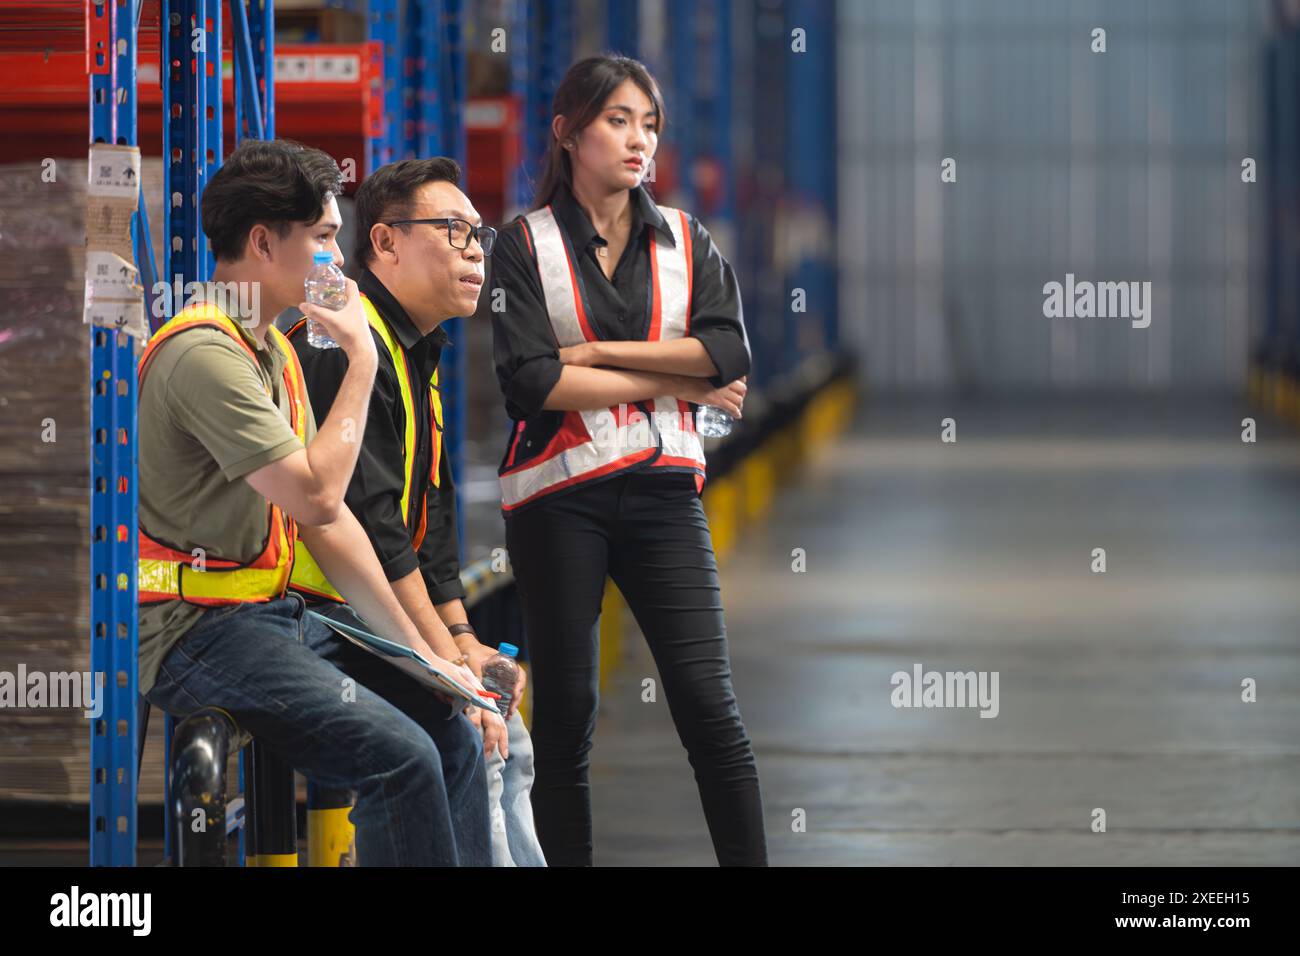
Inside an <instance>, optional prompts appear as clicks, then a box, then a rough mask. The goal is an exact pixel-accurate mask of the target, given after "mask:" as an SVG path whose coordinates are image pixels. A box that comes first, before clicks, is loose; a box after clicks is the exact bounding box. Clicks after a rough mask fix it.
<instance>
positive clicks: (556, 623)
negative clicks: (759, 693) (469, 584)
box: [506, 470, 767, 866]
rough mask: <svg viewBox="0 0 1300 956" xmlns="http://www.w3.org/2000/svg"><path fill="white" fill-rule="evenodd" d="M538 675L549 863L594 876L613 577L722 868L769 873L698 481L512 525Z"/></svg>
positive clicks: (539, 791) (619, 482) (568, 506)
mask: <svg viewBox="0 0 1300 956" xmlns="http://www.w3.org/2000/svg"><path fill="white" fill-rule="evenodd" d="M506 547H507V548H508V549H509V551H510V560H511V564H512V565H513V566H514V573H515V578H516V580H517V581H518V586H519V596H520V600H521V603H522V605H523V613H524V624H525V630H526V632H527V639H528V654H529V659H530V660H531V662H532V674H531V677H532V679H531V680H530V681H529V685H530V688H531V690H532V692H533V726H532V737H533V747H534V750H535V763H536V770H537V777H536V780H535V781H534V783H533V791H532V803H533V816H534V819H535V821H536V824H537V835H538V839H539V840H540V841H541V844H542V850H543V852H544V853H545V854H546V860H547V863H548V864H550V865H551V866H590V865H591V864H592V841H591V794H590V789H589V786H588V782H587V770H588V766H589V760H588V754H589V752H590V751H591V740H592V734H593V732H594V731H595V727H596V707H597V650H598V637H597V635H598V631H597V625H598V623H599V619H600V603H601V597H602V595H603V593H604V588H605V576H606V574H609V576H611V577H612V578H613V579H614V583H615V584H616V585H618V588H619V590H620V591H621V592H622V594H623V597H624V598H625V599H626V601H627V603H628V606H629V607H630V608H631V610H632V613H633V614H634V615H635V617H636V620H637V623H638V624H639V625H640V626H641V630H642V632H643V633H644V634H645V637H646V641H647V643H648V644H649V645H650V651H651V653H652V654H653V655H654V659H655V664H656V665H657V667H658V669H659V674H660V677H661V680H662V684H663V690H664V695H665V696H666V698H667V700H668V708H669V712H670V713H671V714H672V718H673V723H674V724H675V725H676V727H677V734H678V736H679V737H680V738H681V741H682V744H683V746H685V748H686V753H687V757H688V759H689V760H690V764H691V767H692V768H693V769H694V771H695V780H696V783H697V784H698V786H699V789H700V801H701V803H702V804H703V806H704V816H705V819H706V820H707V822H708V825H709V834H710V836H711V837H712V838H713V849H714V852H715V853H716V854H717V858H718V862H719V864H721V865H724V866H725V865H749V866H765V865H766V864H767V841H766V837H765V835H764V831H763V804H762V798H761V796H760V793H759V785H758V768H757V765H756V763H755V761H754V752H753V749H752V748H751V746H750V741H749V737H748V735H747V734H746V732H745V726H744V724H743V723H742V722H741V718H740V709H739V707H738V706H737V704H736V695H735V693H734V692H733V691H732V687H731V663H730V660H729V659H728V656H727V638H726V627H725V624H724V623H723V611H722V601H721V596H720V595H721V590H720V588H719V585H718V569H717V562H716V560H715V558H714V554H713V541H712V538H711V537H710V535H709V525H708V521H707V519H706V518H705V516H704V509H703V507H702V506H701V503H700V499H699V496H698V495H697V494H696V491H695V479H694V476H692V475H689V474H680V473H672V472H663V471H658V470H655V471H649V472H644V471H643V472H635V473H632V474H627V475H620V476H618V477H616V478H611V479H608V480H605V481H601V482H597V483H595V484H592V485H589V486H586V487H584V488H581V489H579V490H576V491H572V492H569V493H568V494H561V495H558V496H556V497H554V498H551V499H548V500H544V501H543V502H540V503H538V504H536V505H534V506H533V507H531V508H528V509H526V510H524V511H522V512H519V513H516V514H513V515H510V516H509V517H508V518H507V519H506Z"/></svg>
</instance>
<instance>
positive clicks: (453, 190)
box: [289, 157, 545, 866]
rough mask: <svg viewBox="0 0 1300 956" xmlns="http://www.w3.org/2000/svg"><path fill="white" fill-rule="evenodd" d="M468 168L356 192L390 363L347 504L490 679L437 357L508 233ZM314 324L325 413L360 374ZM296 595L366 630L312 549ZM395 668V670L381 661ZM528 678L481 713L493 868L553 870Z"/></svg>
mask: <svg viewBox="0 0 1300 956" xmlns="http://www.w3.org/2000/svg"><path fill="white" fill-rule="evenodd" d="M459 183H460V167H459V166H458V165H457V164H456V162H455V161H454V160H451V159H447V158H445V157H436V158H433V159H408V160H401V161H400V162H396V163H391V164H389V165H387V166H384V167H382V168H381V169H379V170H376V171H375V172H374V173H373V174H372V175H371V176H370V177H369V178H367V179H366V181H365V182H364V183H362V184H361V186H360V188H359V189H358V190H357V193H356V197H355V208H354V215H355V236H356V241H355V248H354V251H353V255H354V257H355V259H356V260H357V261H359V262H360V263H361V265H362V266H363V269H362V272H361V275H360V276H359V277H358V279H357V286H358V288H359V290H360V292H361V293H362V296H363V299H362V302H363V307H364V309H365V312H366V316H367V320H368V321H369V323H370V326H371V332H372V334H373V335H374V338H375V345H376V348H377V351H378V354H379V368H378V373H377V374H376V375H375V385H374V392H373V393H372V395H371V398H370V407H369V411H368V413H367V418H366V422H365V429H364V432H363V434H362V436H361V439H360V440H361V451H360V455H359V457H358V460H357V465H356V468H355V470H354V472H353V475H352V480H351V483H350V484H349V486H348V490H347V493H346V495H345V498H344V501H345V503H346V504H347V506H348V507H349V508H350V509H351V510H352V511H353V512H354V513H355V515H356V517H357V519H358V521H359V523H360V524H361V526H362V528H364V529H365V532H366V534H367V535H368V536H369V537H370V540H371V542H372V544H373V545H374V549H375V552H376V554H378V556H379V561H380V565H381V566H382V568H383V571H384V574H385V576H386V577H387V578H388V581H389V583H390V584H391V586H392V589H393V592H394V593H395V594H396V595H397V599H398V601H399V602H400V603H401V605H402V608H403V610H405V612H406V615H407V616H408V617H409V618H410V619H411V621H412V622H413V623H414V624H415V626H416V628H417V630H419V632H420V634H421V636H422V637H423V638H424V640H425V641H426V642H427V643H428V644H429V645H430V646H431V647H432V648H433V649H434V651H435V652H437V653H438V654H439V655H441V656H443V657H446V658H447V659H448V660H452V661H456V662H458V663H461V664H464V665H466V666H468V667H469V668H470V669H471V670H472V671H473V672H474V674H475V675H476V676H477V677H480V678H481V677H482V671H483V665H484V663H486V662H487V661H488V660H489V659H491V658H492V657H493V656H494V655H495V654H496V653H497V651H496V648H495V647H490V646H487V645H484V644H482V643H480V641H479V640H478V636H477V635H476V634H475V632H474V629H473V627H472V626H471V625H470V624H469V621H468V617H467V615H466V612H465V607H464V603H463V599H464V597H465V592H464V589H463V588H462V586H461V583H460V561H459V545H458V540H457V532H456V495H455V489H454V487H453V485H452V475H451V467H450V464H449V462H448V459H447V455H446V454H445V453H444V452H443V447H442V445H443V443H442V427H443V423H442V402H441V398H440V396H439V392H438V362H439V359H440V357H441V355H442V350H443V348H444V347H445V346H447V345H448V344H450V343H449V340H448V338H447V334H446V332H445V331H444V330H443V329H442V323H444V322H446V321H447V320H448V319H452V318H455V317H457V316H469V315H473V314H474V312H475V310H476V307H477V305H478V299H479V292H480V290H481V289H482V286H483V261H484V257H485V256H487V255H489V254H490V253H491V252H492V245H493V242H494V240H495V239H496V230H494V229H492V228H490V227H487V226H484V225H483V224H482V219H481V217H480V216H479V215H478V213H477V212H475V210H474V207H473V204H472V203H471V202H470V200H469V198H468V197H467V196H466V195H465V194H464V193H463V192H462V191H461V190H460V188H459ZM304 324H305V323H302V322H300V323H299V324H298V325H296V326H295V327H294V328H293V330H292V331H291V332H290V333H289V341H290V342H291V343H292V344H293V347H294V349H295V350H296V352H297V354H298V356H299V359H300V361H301V363H302V367H303V376H304V378H305V380H306V383H307V389H308V392H309V394H310V396H311V401H312V405H313V407H315V408H316V409H317V410H318V411H317V414H318V415H323V414H326V413H327V412H328V410H329V408H330V405H331V403H332V402H333V400H334V396H335V395H336V394H337V391H338V388H339V384H340V382H342V380H343V376H344V374H345V373H346V371H347V356H346V355H345V354H343V353H342V351H341V350H339V349H317V348H314V347H312V346H311V345H310V344H309V343H308V341H307V334H306V329H305V328H304V327H303V326H304ZM291 587H293V588H294V589H295V590H297V591H298V592H299V593H300V594H302V595H303V597H304V598H305V599H306V600H307V601H308V603H309V604H310V605H311V606H312V607H313V609H314V610H316V611H318V612H320V613H322V614H326V615H328V616H330V617H332V618H335V619H337V620H340V621H342V622H343V623H347V624H354V625H358V626H364V622H362V621H360V619H359V618H358V617H357V616H356V614H355V613H354V612H353V611H352V609H351V608H349V607H348V606H347V604H345V603H344V602H343V598H342V596H341V595H339V594H338V593H337V591H335V590H334V588H333V587H332V586H331V585H330V583H329V581H328V580H327V579H326V578H325V576H324V575H323V574H321V573H320V570H319V568H317V567H315V566H314V564H313V562H312V559H311V556H310V553H309V552H307V551H305V550H304V551H303V554H302V555H301V560H299V561H298V562H297V563H296V564H295V567H294V574H293V579H292V581H291ZM380 666H382V662H380ZM524 683H525V678H524V676H523V672H522V671H521V672H520V681H519V684H518V685H517V686H516V688H515V693H514V695H513V698H512V701H511V707H510V711H509V713H508V714H507V715H506V720H504V721H503V720H502V718H501V717H498V716H497V715H495V714H493V713H490V712H486V711H480V710H479V709H478V708H471V711H472V713H471V714H469V716H470V718H471V719H472V720H473V721H474V723H475V724H476V725H477V726H479V729H480V730H481V731H482V734H483V741H484V752H485V755H486V758H487V771H488V788H489V808H490V811H491V815H492V859H493V863H494V864H495V865H499V866H514V865H518V866H544V865H545V860H544V858H543V856H542V852H541V846H540V844H539V843H538V841H537V836H536V833H535V831H534V828H533V819H532V808H531V804H530V800H529V789H530V787H531V781H532V747H531V741H530V739H529V736H528V730H527V728H526V727H525V726H524V723H523V719H522V718H521V717H520V716H519V714H518V702H519V699H520V695H521V694H522V692H523V689H524Z"/></svg>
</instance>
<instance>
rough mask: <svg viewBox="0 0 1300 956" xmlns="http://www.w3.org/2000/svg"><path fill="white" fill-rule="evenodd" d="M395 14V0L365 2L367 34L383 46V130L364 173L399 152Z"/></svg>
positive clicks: (399, 60)
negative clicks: (366, 3)
mask: <svg viewBox="0 0 1300 956" xmlns="http://www.w3.org/2000/svg"><path fill="white" fill-rule="evenodd" d="M397 15H398V10H397V0H370V2H369V4H368V5H367V9H366V31H367V35H368V37H369V38H370V39H371V40H377V41H379V43H380V44H382V45H383V48H384V55H383V63H384V86H383V98H384V131H383V134H382V135H381V136H377V137H374V138H373V139H371V141H370V163H369V165H368V166H367V169H366V173H367V174H369V173H372V172H374V171H375V170H376V169H378V168H379V167H380V166H386V165H388V164H389V163H391V162H393V161H394V160H395V159H397V158H398V156H399V154H400V152H401V137H402V119H401V117H402V48H401V46H400V45H399V44H398V42H397Z"/></svg>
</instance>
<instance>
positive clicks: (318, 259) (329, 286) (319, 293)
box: [306, 252, 348, 349]
mask: <svg viewBox="0 0 1300 956" xmlns="http://www.w3.org/2000/svg"><path fill="white" fill-rule="evenodd" d="M312 261H313V262H314V263H315V265H313V266H312V270H311V272H309V273H307V282H306V288H307V301H308V302H310V303H311V304H312V305H319V306H320V307H321V308H323V309H331V310H333V311H334V312H337V311H339V310H340V309H342V308H343V307H344V306H345V305H347V304H348V280H347V277H346V276H344V275H343V270H342V269H340V268H339V267H338V266H336V265H335V264H334V254H333V253H332V252H318V253H316V254H315V255H313V256H312ZM307 344H308V345H310V346H311V347H312V348H316V349H336V348H338V347H339V344H338V343H337V342H335V341H334V339H333V338H331V337H330V334H329V333H328V332H326V331H325V327H324V326H322V325H321V324H320V323H319V322H317V321H316V320H315V319H308V320H307Z"/></svg>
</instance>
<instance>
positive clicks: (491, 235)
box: [384, 219, 497, 256]
mask: <svg viewBox="0 0 1300 956" xmlns="http://www.w3.org/2000/svg"><path fill="white" fill-rule="evenodd" d="M419 223H428V224H429V225H430V226H442V227H443V228H445V229H446V230H447V241H448V242H449V243H451V247H452V248H453V249H468V248H469V241H470V240H471V239H477V240H478V244H479V247H480V248H481V249H482V250H483V255H485V256H490V255H492V246H493V245H495V244H496V241H497V231H496V230H495V229H493V228H492V227H491V226H476V225H474V224H473V223H471V222H469V221H468V220H466V219H394V220H393V221H392V222H386V223H384V225H385V226H405V225H418V224H419Z"/></svg>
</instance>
